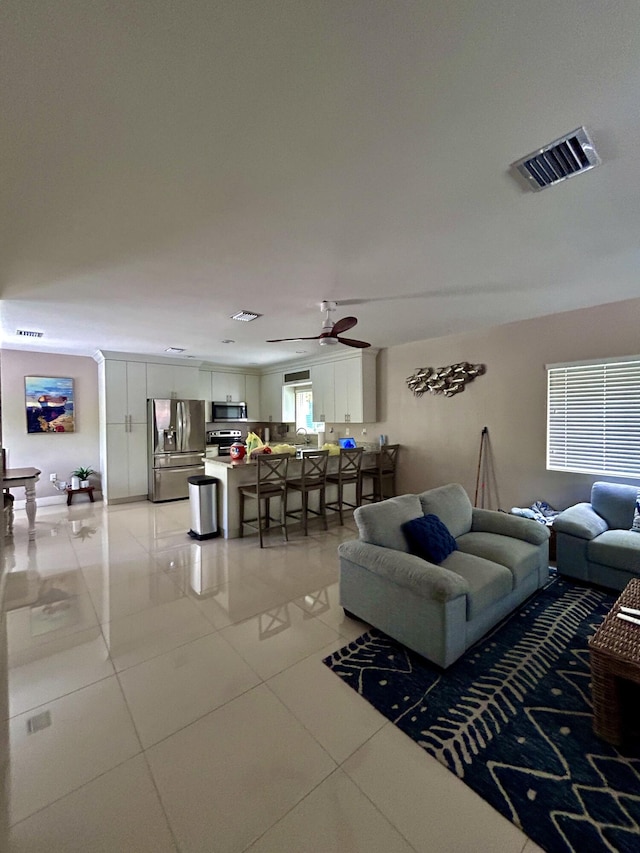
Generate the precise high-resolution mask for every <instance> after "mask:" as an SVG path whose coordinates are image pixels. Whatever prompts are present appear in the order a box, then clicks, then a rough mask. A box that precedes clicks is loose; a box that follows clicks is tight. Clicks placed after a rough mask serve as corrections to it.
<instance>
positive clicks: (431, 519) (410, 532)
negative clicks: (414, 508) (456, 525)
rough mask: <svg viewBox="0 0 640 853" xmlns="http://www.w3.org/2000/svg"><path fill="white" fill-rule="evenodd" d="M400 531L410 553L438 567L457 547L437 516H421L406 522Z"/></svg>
mask: <svg viewBox="0 0 640 853" xmlns="http://www.w3.org/2000/svg"><path fill="white" fill-rule="evenodd" d="M402 530H403V531H404V534H405V536H406V537H407V542H408V544H409V551H410V553H411V554H415V555H416V557H422V559H423V560H428V561H429V562H430V563H436V564H438V565H439V564H440V563H441V562H442V561H443V560H444V559H446V558H447V557H448V556H449V554H451V552H452V551H455V550H456V549H457V547H458V546H457V545H456V540H455V539H454V538H453V536H452V535H451V534H450V533H449V531H448V530H447V527H446V525H444V524H443V523H442V521H440V519H439V518H438V516H437V515H421V516H419V517H418V518H413V519H411V521H406V522H405V523H404V524H403V525H402Z"/></svg>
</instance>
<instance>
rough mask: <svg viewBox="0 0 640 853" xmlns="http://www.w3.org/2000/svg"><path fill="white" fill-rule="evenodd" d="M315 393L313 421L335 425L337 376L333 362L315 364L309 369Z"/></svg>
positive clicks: (312, 388)
mask: <svg viewBox="0 0 640 853" xmlns="http://www.w3.org/2000/svg"><path fill="white" fill-rule="evenodd" d="M309 374H310V377H311V390H312V391H313V420H314V421H315V422H316V423H335V422H337V421H338V420H339V418H337V417H336V408H335V390H334V385H335V374H334V363H333V362H332V361H327V362H322V363H320V364H314V365H312V366H311V367H310V368H309Z"/></svg>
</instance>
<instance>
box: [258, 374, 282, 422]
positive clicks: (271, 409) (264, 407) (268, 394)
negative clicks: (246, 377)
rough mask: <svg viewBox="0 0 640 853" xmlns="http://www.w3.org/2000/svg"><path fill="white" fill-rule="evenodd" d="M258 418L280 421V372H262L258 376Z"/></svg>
mask: <svg viewBox="0 0 640 853" xmlns="http://www.w3.org/2000/svg"><path fill="white" fill-rule="evenodd" d="M259 412H260V420H261V421H270V422H273V423H281V422H282V373H281V372H280V371H278V372H277V373H264V374H263V375H262V376H261V377H260V408H259Z"/></svg>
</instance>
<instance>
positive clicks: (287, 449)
mask: <svg viewBox="0 0 640 853" xmlns="http://www.w3.org/2000/svg"><path fill="white" fill-rule="evenodd" d="M271 450H272V451H273V452H274V453H289V454H291V456H295V455H296V448H295V447H294V445H293V444H274V445H273V447H272V448H271Z"/></svg>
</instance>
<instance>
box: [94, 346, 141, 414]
mask: <svg viewBox="0 0 640 853" xmlns="http://www.w3.org/2000/svg"><path fill="white" fill-rule="evenodd" d="M102 370H103V371H104V373H103V374H102V375H103V376H104V385H103V387H102V388H101V397H102V400H103V401H104V410H103V411H104V413H105V415H104V417H105V423H108V424H122V423H125V420H126V421H129V422H133V423H146V422H147V365H146V364H145V362H143V361H116V360H113V361H112V360H111V359H107V360H105V362H104V364H103V365H102ZM102 395H104V396H102Z"/></svg>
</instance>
